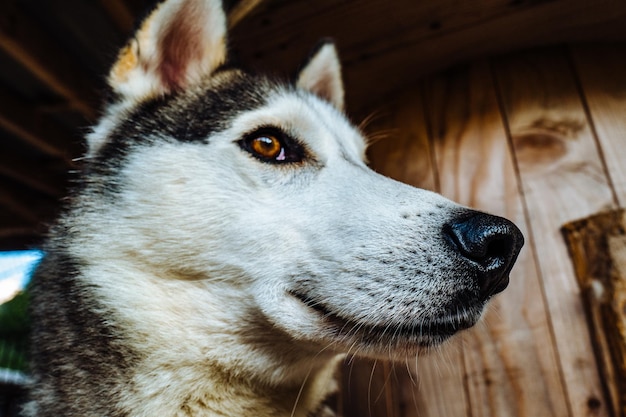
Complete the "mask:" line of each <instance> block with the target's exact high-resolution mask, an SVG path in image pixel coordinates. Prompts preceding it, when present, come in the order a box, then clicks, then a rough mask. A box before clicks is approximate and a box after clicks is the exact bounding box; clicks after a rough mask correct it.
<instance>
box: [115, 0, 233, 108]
mask: <svg viewBox="0 0 626 417" xmlns="http://www.w3.org/2000/svg"><path fill="white" fill-rule="evenodd" d="M226 27H227V26H226V16H225V14H224V10H223V8H222V4H221V2H220V0H165V1H163V2H161V3H160V4H159V5H158V6H157V7H156V9H155V10H154V11H153V12H152V13H151V14H150V15H149V16H148V18H147V19H146V20H144V21H143V23H142V24H141V27H140V28H139V30H138V31H137V33H135V36H134V37H133V38H132V39H131V40H130V42H129V43H128V45H126V47H125V48H124V49H122V51H121V52H120V55H119V57H118V60H117V62H116V63H115V65H114V66H113V68H112V70H111V73H110V74H109V78H108V81H109V85H110V86H111V87H112V88H113V90H114V91H115V92H116V93H118V94H120V95H121V96H122V98H124V99H130V100H131V101H140V100H143V99H146V98H150V97H154V96H159V95H162V94H166V93H169V92H173V91H177V90H180V89H183V88H186V87H189V86H190V85H193V84H194V83H197V82H198V81H199V80H200V79H201V78H202V77H204V76H207V75H210V74H211V73H212V72H213V71H215V69H216V68H217V67H218V66H220V65H221V64H223V63H224V61H225V60H226Z"/></svg>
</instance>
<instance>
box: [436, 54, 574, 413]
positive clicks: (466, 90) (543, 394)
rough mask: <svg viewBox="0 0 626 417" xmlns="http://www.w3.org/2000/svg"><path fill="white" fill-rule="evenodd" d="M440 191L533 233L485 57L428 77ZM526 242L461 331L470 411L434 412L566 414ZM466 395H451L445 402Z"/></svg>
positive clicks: (543, 304)
mask: <svg viewBox="0 0 626 417" xmlns="http://www.w3.org/2000/svg"><path fill="white" fill-rule="evenodd" d="M426 85H427V90H426V107H427V109H428V117H429V119H430V124H431V126H432V132H433V142H434V145H433V146H434V149H435V155H436V157H437V169H438V172H439V178H440V183H441V193H442V194H443V195H444V196H446V197H449V198H451V199H453V200H455V201H458V202H460V203H462V204H465V205H468V206H471V207H473V208H476V209H480V210H484V211H487V212H490V213H494V214H497V215H500V216H504V217H506V218H509V219H511V220H513V221H514V222H515V223H516V224H517V225H518V226H519V227H520V228H521V230H522V231H523V233H524V234H525V235H526V236H528V232H527V226H526V221H525V213H524V208H523V203H522V197H521V195H520V191H519V186H518V179H517V176H516V171H515V168H514V163H513V159H512V156H511V150H510V147H509V141H508V140H507V134H506V130H505V128H504V126H503V123H502V119H501V115H500V112H499V107H498V102H497V99H496V93H495V87H494V84H493V79H492V76H491V70H490V67H489V65H488V63H487V62H486V61H481V62H478V63H476V64H472V65H470V66H468V67H462V68H459V69H458V70H456V71H454V72H450V73H448V74H446V75H445V76H439V77H435V78H433V79H429V80H427V82H426ZM530 245H531V242H529V243H527V245H526V246H525V248H524V249H523V250H522V253H521V254H520V256H519V258H518V261H517V264H516V266H515V268H514V269H513V271H512V273H511V281H510V285H509V287H508V289H507V290H506V291H505V292H504V293H502V294H500V295H498V296H497V297H495V299H494V300H492V303H491V306H490V307H491V308H490V309H489V311H488V313H487V314H486V315H485V318H484V322H483V323H480V324H479V325H477V326H476V327H475V328H473V329H471V330H470V331H467V332H465V333H464V334H463V337H462V340H463V350H462V359H463V363H462V364H461V366H463V367H464V368H465V375H464V377H465V381H466V384H467V387H466V389H467V399H468V401H469V405H468V410H459V411H457V412H456V414H451V413H445V414H444V413H439V414H434V415H436V416H442V417H443V416H446V417H462V416H466V415H471V416H472V417H504V416H516V417H522V416H523V417H536V416H555V417H556V416H567V415H568V414H569V412H568V404H567V400H566V396H565V391H564V388H563V386H562V383H561V379H560V369H559V363H558V361H557V359H556V352H555V350H554V340H553V337H552V334H551V331H550V323H549V320H548V317H547V306H546V304H545V300H544V298H543V294H542V286H541V282H540V280H539V277H538V274H537V268H536V260H535V257H534V254H533V252H532V251H531V250H530V248H529V246H530ZM462 395H463V393H460V392H459V393H454V392H449V395H448V398H447V399H444V401H448V402H449V401H453V399H456V398H459V397H460V396H462Z"/></svg>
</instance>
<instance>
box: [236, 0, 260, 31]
mask: <svg viewBox="0 0 626 417" xmlns="http://www.w3.org/2000/svg"><path fill="white" fill-rule="evenodd" d="M262 1H263V0H239V1H238V2H237V4H235V5H234V6H233V8H232V10H231V11H230V12H229V13H228V27H229V28H232V27H234V26H236V25H237V23H239V22H240V21H242V20H243V18H244V17H246V16H247V15H249V14H250V13H251V12H252V10H254V9H255V8H256V7H257V6H258V5H259V4H261V2H262Z"/></svg>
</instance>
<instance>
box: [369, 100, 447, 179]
mask: <svg viewBox="0 0 626 417" xmlns="http://www.w3.org/2000/svg"><path fill="white" fill-rule="evenodd" d="M384 112H385V113H384V114H381V115H378V116H374V117H375V121H373V122H372V124H371V126H370V127H368V128H366V130H367V131H368V132H369V133H368V135H367V136H368V139H369V140H370V141H372V142H373V143H372V144H371V145H370V147H369V149H368V158H369V160H370V166H371V167H372V168H373V169H374V170H376V171H378V172H380V173H382V174H383V175H386V176H388V177H391V178H394V179H396V180H398V181H402V182H404V183H406V184H410V185H412V186H414V187H420V188H425V189H427V190H432V191H435V190H436V189H437V179H436V177H435V171H434V162H433V159H432V150H431V145H430V141H429V139H428V129H427V124H426V120H425V118H424V106H423V105H422V97H421V95H420V93H419V91H411V92H410V93H409V94H405V95H404V96H402V97H400V98H399V99H397V100H395V101H394V102H391V103H389V104H388V105H387V106H386V108H385V110H384Z"/></svg>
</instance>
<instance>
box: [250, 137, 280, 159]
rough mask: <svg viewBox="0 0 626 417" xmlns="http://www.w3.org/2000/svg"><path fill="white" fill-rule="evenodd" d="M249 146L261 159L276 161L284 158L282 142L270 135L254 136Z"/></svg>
mask: <svg viewBox="0 0 626 417" xmlns="http://www.w3.org/2000/svg"><path fill="white" fill-rule="evenodd" d="M250 148H251V150H252V152H254V153H255V154H256V155H257V156H259V157H261V158H263V159H273V160H276V161H282V160H284V159H285V150H284V148H283V145H282V143H281V142H280V140H278V139H277V138H276V137H275V136H272V135H263V136H258V137H255V138H254V139H252V140H251V142H250Z"/></svg>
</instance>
